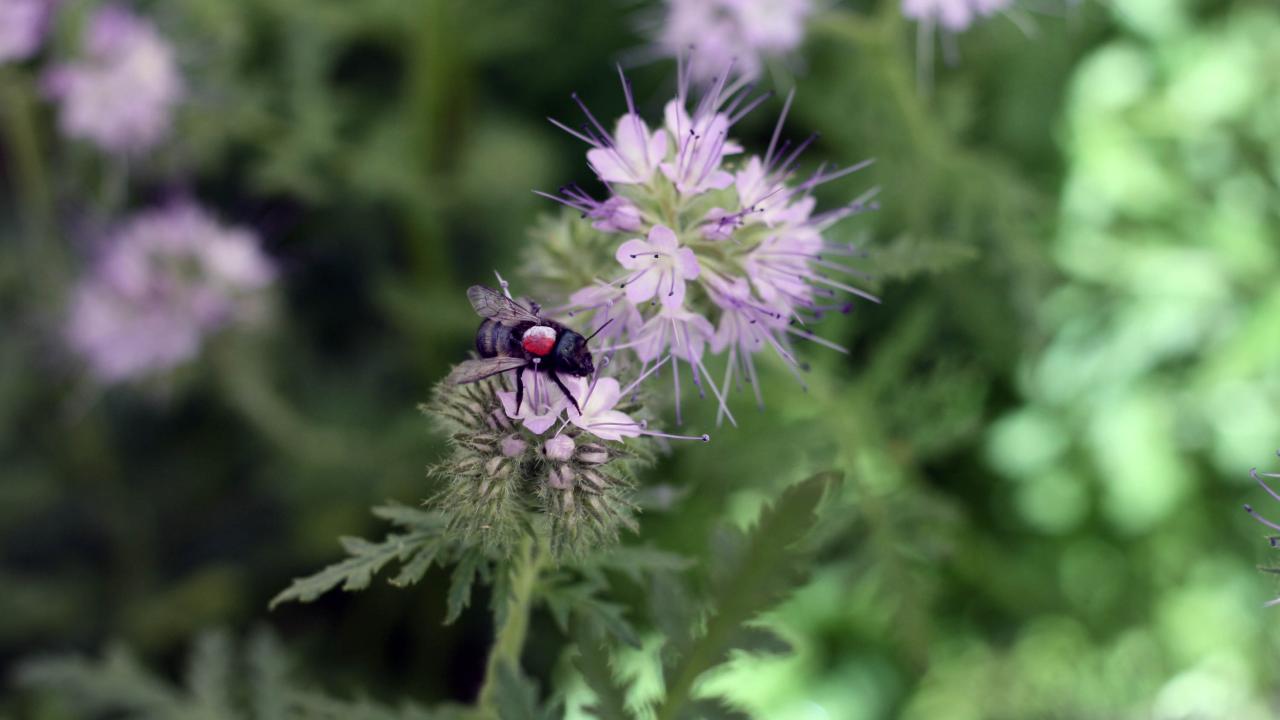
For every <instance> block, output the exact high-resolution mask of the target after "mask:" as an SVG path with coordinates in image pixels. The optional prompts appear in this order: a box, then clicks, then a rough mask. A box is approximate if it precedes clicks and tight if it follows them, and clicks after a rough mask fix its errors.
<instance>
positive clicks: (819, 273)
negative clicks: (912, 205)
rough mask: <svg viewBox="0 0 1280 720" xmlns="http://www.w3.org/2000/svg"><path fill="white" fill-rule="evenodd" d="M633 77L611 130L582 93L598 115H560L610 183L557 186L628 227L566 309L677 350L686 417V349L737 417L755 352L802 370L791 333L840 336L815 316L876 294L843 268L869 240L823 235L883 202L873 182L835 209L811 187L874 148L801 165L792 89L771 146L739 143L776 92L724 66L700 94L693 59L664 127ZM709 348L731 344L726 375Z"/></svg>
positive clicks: (620, 345) (655, 349)
mask: <svg viewBox="0 0 1280 720" xmlns="http://www.w3.org/2000/svg"><path fill="white" fill-rule="evenodd" d="M619 73H620V74H621V71H619ZM622 83H623V89H624V91H625V93H626V100H627V108H628V111H627V114H626V115H624V116H623V117H622V118H620V119H619V120H618V121H617V123H615V124H614V125H613V127H612V130H610V129H607V128H606V127H605V126H604V125H603V124H601V123H600V122H599V121H598V120H597V119H596V118H595V117H594V116H593V115H592V114H591V112H590V111H589V110H587V108H586V106H585V105H583V104H582V103H581V102H580V101H579V105H580V106H581V107H582V110H583V112H584V113H585V114H586V117H587V121H588V123H587V125H585V126H584V127H583V128H582V129H581V130H575V129H572V128H570V127H568V126H566V125H564V124H562V123H559V122H556V121H554V120H553V121H552V122H555V123H556V125H558V126H559V127H561V128H562V129H564V130H566V131H568V132H569V133H571V134H573V135H574V136H576V137H578V138H579V139H581V140H583V141H584V142H586V143H587V144H588V145H590V146H591V149H590V150H588V151H587V162H588V163H589V164H590V166H591V168H592V170H594V171H595V174H596V176H597V177H598V178H599V179H600V181H601V182H603V183H604V184H605V185H606V186H607V187H608V189H609V191H610V196H609V197H608V198H607V199H606V200H597V199H595V198H593V197H592V196H591V195H590V194H588V193H587V192H585V191H584V190H582V189H581V188H578V187H576V186H575V187H570V188H566V189H564V190H562V191H561V194H560V195H559V196H550V195H547V197H553V199H556V200H558V201H559V202H562V203H564V204H565V205H568V206H570V207H572V208H575V209H577V210H579V211H581V212H582V213H583V214H584V215H585V216H586V217H589V218H591V219H592V220H593V221H594V225H595V227H596V228H598V229H601V230H603V231H606V232H608V233H611V234H614V235H619V236H621V237H620V238H619V241H618V244H617V245H616V247H615V252H614V257H615V259H616V261H617V265H616V266H615V267H614V268H613V270H612V271H611V272H610V274H609V275H608V276H606V277H599V278H597V279H596V282H595V283H594V284H592V285H590V286H588V287H585V288H582V289H581V290H579V291H578V292H576V293H574V294H573V296H572V297H571V298H570V305H569V307H567V308H565V309H566V310H567V311H569V312H572V313H574V314H577V315H579V316H581V315H589V316H590V317H591V318H592V322H593V324H594V329H597V330H600V329H601V328H603V330H601V337H602V338H604V340H603V341H602V342H603V344H604V345H605V346H606V347H603V348H602V350H603V351H605V352H612V351H617V350H621V349H624V348H625V349H629V350H631V351H633V352H634V353H635V355H636V356H637V357H638V359H639V360H640V362H641V363H643V367H644V368H646V369H649V368H654V367H656V366H657V365H659V364H662V363H666V362H670V363H671V365H672V368H671V369H672V373H671V375H672V377H673V382H674V383H675V385H676V388H675V389H676V413H677V422H679V414H680V407H679V395H680V388H679V384H680V365H681V364H682V363H683V364H686V365H688V366H689V367H690V371H691V373H692V377H693V383H694V385H695V386H696V387H697V388H698V391H699V393H700V394H702V391H703V389H704V388H709V389H710V390H711V392H712V394H714V395H715V397H716V398H717V400H718V402H719V409H720V416H721V417H728V419H729V420H730V422H733V415H732V413H731V412H730V411H729V408H728V406H727V404H726V403H725V397H726V396H727V394H728V391H729V389H730V387H731V386H733V384H734V382H735V379H736V380H737V382H738V384H739V385H740V384H741V383H742V381H743V380H744V379H745V381H746V382H747V383H749V384H750V385H751V386H752V388H753V389H754V391H755V394H756V397H757V401H759V399H760V388H759V380H758V375H757V372H756V366H755V360H754V358H755V356H756V355H757V354H758V353H761V352H768V353H772V354H774V355H776V356H777V357H779V358H781V359H782V361H783V362H784V363H785V365H786V366H787V367H788V368H790V369H791V370H792V371H793V373H794V374H795V376H796V378H797V379H799V380H800V382H801V383H802V384H803V382H804V381H803V378H801V376H800V372H799V370H800V361H799V360H798V359H797V356H796V353H795V350H794V348H793V345H792V339H793V338H797V337H798V338H803V339H807V340H812V341H815V342H818V343H820V344H823V345H827V346H829V347H832V348H835V349H838V350H842V348H840V347H839V346H837V345H834V344H833V343H830V342H828V341H826V340H823V339H821V338H818V337H817V336H816V335H814V334H813V333H811V332H810V331H809V330H808V329H807V328H806V326H807V325H808V323H809V322H811V321H813V320H815V319H817V318H820V317H821V316H822V315H824V314H826V313H829V312H832V311H838V312H847V311H848V310H849V309H850V308H851V305H852V303H851V298H850V296H860V297H863V298H866V299H868V300H873V301H874V300H876V298H875V297H873V296H872V295H870V294H868V293H867V292H865V291H863V290H861V289H859V288H857V287H855V286H853V285H851V284H849V283H848V282H847V281H846V279H844V278H842V277H840V276H842V275H849V274H853V273H854V272H855V271H854V270H853V269H852V268H850V267H849V266H848V265H846V264H845V260H844V259H845V258H846V257H848V256H853V255H857V254H859V251H858V250H857V249H856V248H853V247H851V246H849V245H845V244H839V243H834V242H831V241H828V240H827V239H825V238H824V237H823V233H824V231H826V230H827V229H828V228H829V227H831V226H832V225H833V224H834V223H836V222H837V221H839V220H841V219H843V218H846V217H848V216H850V215H855V214H857V213H860V212H862V211H864V210H867V209H869V208H871V207H873V205H872V203H871V202H870V200H871V198H872V197H873V196H874V194H875V192H876V191H875V190H874V189H873V190H871V191H869V192H868V193H866V194H864V195H863V196H862V197H861V198H859V199H857V200H855V201H853V202H851V203H849V204H847V205H844V206H841V207H838V208H835V209H832V210H828V211H826V212H815V199H814V198H813V196H812V194H811V193H812V191H813V189H814V188H815V187H817V186H818V185H821V184H823V183H826V182H829V181H831V180H835V179H837V178H840V177H844V176H846V175H848V174H850V173H852V172H855V171H857V170H859V169H861V168H863V167H865V166H866V165H868V164H869V161H868V162H863V163H858V164H856V165H853V166H850V167H845V168H839V169H828V168H827V167H825V166H823V167H820V168H818V169H817V170H816V171H815V172H814V173H812V174H811V175H808V176H807V177H801V176H800V175H799V171H798V169H797V161H798V159H799V157H800V155H801V153H803V152H804V150H805V149H806V148H807V147H809V145H810V144H811V143H812V142H813V140H814V139H815V138H814V137H813V136H811V137H809V138H808V139H806V140H804V141H802V142H799V143H796V144H792V143H791V142H790V141H781V142H780V137H781V134H782V133H781V131H782V125H783V122H784V121H785V119H786V115H787V111H788V110H789V108H790V106H791V98H790V97H788V99H787V102H786V105H785V106H784V108H783V111H782V117H781V118H779V120H778V124H777V127H776V129H775V130H774V133H773V138H772V140H771V142H770V143H769V147H768V149H767V150H766V151H765V153H764V154H763V155H752V156H748V157H742V155H743V148H742V146H740V145H739V144H738V143H736V142H734V141H733V140H732V139H731V138H730V136H729V131H730V129H731V128H732V127H733V125H734V123H736V122H737V121H738V120H739V119H740V118H741V117H743V116H744V115H745V114H746V113H748V112H750V111H751V110H752V109H753V108H755V107H756V106H757V105H758V104H759V103H760V102H762V101H763V100H764V99H765V98H764V97H759V96H757V97H753V96H752V87H751V86H750V85H748V84H747V83H745V82H744V81H743V80H737V81H734V82H728V81H727V80H726V76H725V75H721V76H720V78H719V79H718V80H717V81H716V82H715V83H714V84H713V86H712V87H711V88H710V90H709V91H708V92H706V93H705V94H704V95H702V96H701V97H700V98H699V99H698V100H697V102H696V103H694V102H692V98H691V97H690V95H689V85H690V76H689V73H688V69H687V68H686V67H685V66H684V64H683V63H682V64H681V66H680V77H679V90H678V94H677V96H676V98H675V99H673V100H671V101H670V102H669V103H667V105H666V108H665V113H664V121H663V123H662V125H660V126H658V127H653V128H651V127H650V126H649V124H648V123H646V122H645V120H644V119H643V118H641V117H640V115H639V114H638V113H637V111H636V108H635V103H634V100H633V97H632V93H631V89H630V86H629V84H628V83H627V80H626V78H625V76H624V77H623V78H622ZM708 351H709V352H710V353H713V354H716V355H725V356H726V360H727V362H726V367H725V371H724V375H723V378H722V379H721V380H720V381H719V383H717V382H715V381H713V380H711V379H710V377H709V373H708V370H707V367H706V365H705V363H704V357H705V356H706V354H707V353H708Z"/></svg>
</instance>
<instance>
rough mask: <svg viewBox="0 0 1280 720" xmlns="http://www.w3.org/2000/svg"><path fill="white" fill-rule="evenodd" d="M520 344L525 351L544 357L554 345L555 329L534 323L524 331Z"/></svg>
mask: <svg viewBox="0 0 1280 720" xmlns="http://www.w3.org/2000/svg"><path fill="white" fill-rule="evenodd" d="M520 344H521V345H523V346H524V349H525V351H526V352H531V353H533V354H534V355H537V356H539V357H545V356H546V355H548V354H549V353H550V352H551V349H552V348H554V347H555V346H556V331H555V330H552V329H551V328H549V327H547V326H546V325H534V326H533V327H531V328H529V329H528V330H525V331H524V335H523V336H522V337H521V338H520Z"/></svg>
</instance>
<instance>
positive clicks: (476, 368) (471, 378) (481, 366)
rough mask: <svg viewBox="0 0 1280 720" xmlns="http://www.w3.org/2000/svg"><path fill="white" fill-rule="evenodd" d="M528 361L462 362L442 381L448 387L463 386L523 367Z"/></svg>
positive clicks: (519, 359) (489, 360) (508, 358)
mask: <svg viewBox="0 0 1280 720" xmlns="http://www.w3.org/2000/svg"><path fill="white" fill-rule="evenodd" d="M527 362H528V361H527V360H525V359H524V358H514V357H494V358H481V359H479V360H463V361H462V362H460V363H458V364H457V365H455V366H454V367H453V370H452V371H451V372H450V373H449V377H447V378H445V379H444V381H445V382H447V383H449V384H450V385H465V384H467V383H473V382H476V381H477V380H483V379H485V378H487V377H489V376H491V375H497V374H498V373H501V372H506V371H508V370H515V369H516V368H520V367H524V366H525V364H526V363H527Z"/></svg>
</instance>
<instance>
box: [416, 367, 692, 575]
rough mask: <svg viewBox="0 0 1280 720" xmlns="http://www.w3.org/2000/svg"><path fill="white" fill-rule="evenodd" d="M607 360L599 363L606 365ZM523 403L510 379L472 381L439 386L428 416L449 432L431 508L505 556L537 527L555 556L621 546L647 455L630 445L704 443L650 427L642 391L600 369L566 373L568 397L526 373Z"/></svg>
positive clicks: (631, 524)
mask: <svg viewBox="0 0 1280 720" xmlns="http://www.w3.org/2000/svg"><path fill="white" fill-rule="evenodd" d="M608 365H609V363H608V362H607V361H605V360H602V362H601V367H607V366H608ZM522 372H524V373H525V375H524V384H525V387H526V392H525V395H524V397H523V398H522V399H521V401H520V403H519V404H518V405H517V403H516V399H515V395H516V393H515V391H514V389H513V387H514V386H515V380H514V378H513V372H506V373H502V374H501V375H498V376H493V377H490V378H486V379H484V380H480V381H478V382H475V383H469V384H463V385H455V384H450V383H448V382H445V383H441V384H440V385H439V386H438V387H437V389H436V392H435V399H434V401H433V402H432V403H431V404H430V405H428V406H425V407H424V411H425V412H427V413H428V414H429V415H431V416H433V417H435V418H436V419H438V420H439V421H441V422H442V423H443V424H444V425H445V427H446V429H447V430H448V431H449V432H450V445H451V448H452V449H451V451H450V454H449V456H448V457H447V458H446V459H445V460H444V461H442V462H440V463H439V464H437V465H436V466H434V467H433V468H432V470H431V474H432V476H433V477H435V478H437V479H438V480H440V482H441V489H440V490H439V492H438V493H437V494H436V496H435V498H434V499H433V500H432V502H433V503H434V504H435V505H437V506H438V507H440V508H441V510H442V511H443V513H444V515H445V516H446V517H448V518H450V520H449V522H450V525H451V527H452V528H453V530H455V531H456V532H458V533H460V534H462V535H463V536H464V537H465V538H470V539H471V541H474V542H476V543H478V544H481V545H483V546H485V547H487V548H489V549H491V550H494V551H498V552H505V551H508V550H510V549H511V548H512V547H514V546H515V545H516V544H517V543H518V542H519V541H520V540H521V539H522V538H523V537H525V536H526V535H527V534H528V533H529V532H530V531H531V530H532V531H533V532H535V533H542V534H544V535H545V539H546V541H547V544H548V545H549V546H550V547H551V548H552V550H553V551H554V552H556V553H559V554H571V555H572V554H576V553H579V552H581V551H584V550H586V549H589V548H592V547H599V546H600V545H602V544H610V543H613V542H616V540H617V538H618V535H619V533H620V531H621V530H622V529H634V527H635V521H634V520H633V518H632V515H633V514H634V507H633V505H632V502H631V494H632V489H633V486H632V481H631V477H632V472H633V469H634V467H635V466H636V465H637V464H638V463H643V462H646V461H647V460H648V458H649V456H650V451H649V450H648V449H647V447H646V446H645V445H644V444H643V443H633V442H629V441H630V440H632V439H634V438H642V437H661V438H675V439H689V440H701V441H704V442H705V441H707V440H709V439H710V438H709V437H708V436H706V435H702V436H697V437H693V436H681V435H670V434H667V433H663V432H659V431H657V430H653V429H651V428H650V427H649V424H648V422H647V421H645V420H643V419H637V418H638V417H639V416H641V415H642V414H643V413H644V409H643V407H642V404H641V403H640V401H639V396H638V394H637V388H638V386H639V385H640V383H641V382H643V381H644V379H645V377H646V376H644V375H642V376H640V377H638V378H636V379H635V380H633V381H632V382H630V383H629V384H627V385H626V386H625V387H624V386H623V385H622V383H620V382H619V380H618V379H617V378H616V377H604V376H602V375H601V374H600V371H599V370H597V371H596V372H595V373H593V374H592V375H591V376H590V377H572V376H568V375H563V376H560V380H561V384H562V385H563V386H564V387H565V388H566V389H567V390H568V393H569V394H568V395H566V394H565V393H564V391H562V390H561V389H560V387H559V386H558V385H557V384H556V383H554V382H551V381H550V380H548V379H545V378H543V379H541V380H539V379H538V378H537V377H536V376H537V375H538V373H533V372H530V371H522Z"/></svg>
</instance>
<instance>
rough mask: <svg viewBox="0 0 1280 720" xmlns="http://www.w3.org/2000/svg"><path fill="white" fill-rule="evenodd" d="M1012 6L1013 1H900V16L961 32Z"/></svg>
mask: <svg viewBox="0 0 1280 720" xmlns="http://www.w3.org/2000/svg"><path fill="white" fill-rule="evenodd" d="M1012 4H1013V0H902V14H903V15H905V16H907V17H909V18H911V19H912V20H919V21H929V22H937V23H938V24H940V25H941V26H942V27H943V29H945V30H949V31H951V32H961V31H963V30H967V29H969V26H970V25H972V24H973V23H974V22H976V21H977V20H979V19H981V18H984V17H987V16H989V15H992V14H994V13H996V12H999V11H1000V10H1003V9H1005V8H1007V7H1009V6H1010V5H1012Z"/></svg>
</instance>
